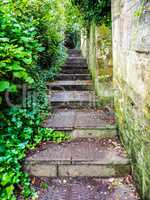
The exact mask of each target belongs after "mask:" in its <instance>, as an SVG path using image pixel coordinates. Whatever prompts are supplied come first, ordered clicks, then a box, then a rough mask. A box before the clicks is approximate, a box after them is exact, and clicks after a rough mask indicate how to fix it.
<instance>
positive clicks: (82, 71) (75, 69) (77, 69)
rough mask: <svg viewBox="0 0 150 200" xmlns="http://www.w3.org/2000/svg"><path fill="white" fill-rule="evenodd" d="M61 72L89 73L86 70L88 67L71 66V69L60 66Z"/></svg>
mask: <svg viewBox="0 0 150 200" xmlns="http://www.w3.org/2000/svg"><path fill="white" fill-rule="evenodd" d="M61 73H63V74H77V73H79V74H88V73H89V71H88V69H86V68H74V69H73V68H72V69H69V68H68V69H63V68H62V71H61Z"/></svg>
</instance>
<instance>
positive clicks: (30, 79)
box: [26, 77, 34, 84]
mask: <svg viewBox="0 0 150 200" xmlns="http://www.w3.org/2000/svg"><path fill="white" fill-rule="evenodd" d="M26 82H27V83H29V84H32V83H34V80H33V78H31V77H28V78H26Z"/></svg>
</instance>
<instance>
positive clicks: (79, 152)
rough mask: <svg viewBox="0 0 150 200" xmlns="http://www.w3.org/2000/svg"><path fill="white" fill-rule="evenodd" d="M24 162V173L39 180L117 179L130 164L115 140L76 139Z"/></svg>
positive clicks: (50, 146) (51, 146) (46, 147)
mask: <svg viewBox="0 0 150 200" xmlns="http://www.w3.org/2000/svg"><path fill="white" fill-rule="evenodd" d="M42 148H43V149H39V150H38V149H37V150H36V152H35V153H33V154H32V155H29V156H28V157H27V158H26V161H25V163H26V170H27V171H28V172H29V173H30V174H31V175H34V176H40V177H44V176H45V177H56V176H59V177H65V176H70V177H80V176H88V177H91V176H92V177H120V176H125V175H128V174H130V172H131V171H130V170H131V169H130V164H129V163H130V162H129V159H128V158H127V155H126V154H125V152H124V151H123V149H122V147H121V145H120V144H119V143H118V141H117V140H111V139H107V140H98V139H78V140H73V141H70V142H66V143H62V144H54V143H47V144H45V145H43V147H42Z"/></svg>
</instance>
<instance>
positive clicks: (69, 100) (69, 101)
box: [49, 91, 99, 108]
mask: <svg viewBox="0 0 150 200" xmlns="http://www.w3.org/2000/svg"><path fill="white" fill-rule="evenodd" d="M49 101H50V103H51V106H52V107H55V108H56V107H57V108H97V107H98V106H99V100H98V97H97V96H96V95H95V93H94V92H93V91H50V94H49Z"/></svg>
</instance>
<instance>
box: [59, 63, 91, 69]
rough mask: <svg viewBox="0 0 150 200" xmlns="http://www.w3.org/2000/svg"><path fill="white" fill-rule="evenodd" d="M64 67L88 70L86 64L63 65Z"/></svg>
mask: <svg viewBox="0 0 150 200" xmlns="http://www.w3.org/2000/svg"><path fill="white" fill-rule="evenodd" d="M63 66H64V67H68V68H69V67H71V68H78V67H79V68H80V67H82V68H88V65H87V63H77V64H76V63H68V64H67V63H65V64H64V65H63ZM63 66H62V68H63Z"/></svg>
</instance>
